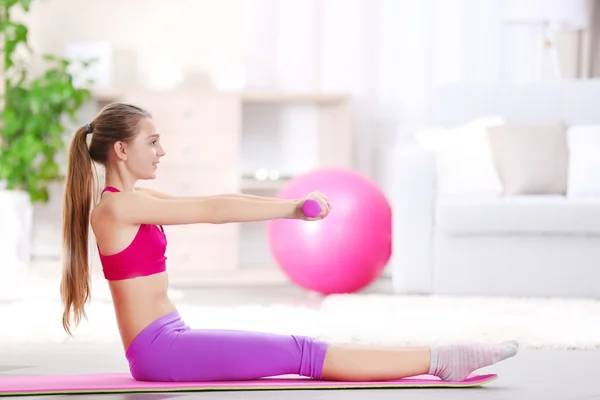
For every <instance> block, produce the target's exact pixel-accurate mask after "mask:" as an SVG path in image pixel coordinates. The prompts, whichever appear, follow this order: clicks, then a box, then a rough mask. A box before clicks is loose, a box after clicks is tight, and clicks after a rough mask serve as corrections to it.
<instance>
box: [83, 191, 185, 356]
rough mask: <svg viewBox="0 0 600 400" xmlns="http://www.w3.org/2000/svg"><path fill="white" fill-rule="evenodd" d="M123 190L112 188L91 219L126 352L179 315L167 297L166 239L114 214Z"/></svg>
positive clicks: (159, 229)
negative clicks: (166, 318) (155, 325)
mask: <svg viewBox="0 0 600 400" xmlns="http://www.w3.org/2000/svg"><path fill="white" fill-rule="evenodd" d="M105 191H108V192H118V190H116V189H114V188H111V187H107V188H105V190H103V194H102V199H101V200H100V202H99V203H98V205H97V206H96V207H95V208H94V210H93V211H92V214H91V226H92V230H93V232H94V236H95V237H96V240H97V246H98V252H99V254H100V260H101V262H102V268H103V272H104V276H105V278H106V279H107V281H108V284H109V287H110V290H111V294H112V298H113V303H114V307H115V313H116V318H117V324H118V326H119V332H120V335H121V340H122V343H123V347H124V348H125V350H127V348H128V347H129V344H130V343H131V342H132V341H133V339H134V338H135V337H136V336H137V335H138V334H139V332H141V331H142V330H143V329H144V328H145V327H146V326H148V325H149V324H150V323H151V322H152V321H154V320H156V319H157V318H159V317H161V316H163V315H165V314H168V313H170V312H173V311H175V306H174V305H173V304H172V302H171V301H170V299H169V297H168V283H169V281H168V277H167V273H166V265H165V262H166V257H165V256H164V253H165V250H166V236H165V234H164V230H163V229H162V227H159V226H156V225H148V224H142V225H130V224H124V223H122V222H121V221H119V220H117V219H116V218H115V217H114V215H115V213H114V212H112V208H113V207H118V206H119V198H118V194H117V193H104V192H105Z"/></svg>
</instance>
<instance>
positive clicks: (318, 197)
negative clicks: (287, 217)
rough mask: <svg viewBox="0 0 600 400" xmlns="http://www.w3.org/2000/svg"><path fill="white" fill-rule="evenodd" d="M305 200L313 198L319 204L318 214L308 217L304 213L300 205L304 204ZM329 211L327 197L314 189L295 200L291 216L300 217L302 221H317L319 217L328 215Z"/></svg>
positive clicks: (329, 203) (329, 204)
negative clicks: (294, 207)
mask: <svg viewBox="0 0 600 400" xmlns="http://www.w3.org/2000/svg"><path fill="white" fill-rule="evenodd" d="M307 200H314V201H316V202H317V203H318V204H319V205H320V206H321V212H320V213H319V215H317V216H312V217H308V216H306V215H305V214H304V211H303V210H302V206H303V205H304V203H305V202H306V201H307ZM330 211H331V202H330V201H329V197H327V196H326V195H325V194H323V193H321V192H319V191H318V190H315V191H313V192H311V193H310V194H309V195H308V196H306V197H303V198H302V199H300V200H299V201H298V202H297V204H296V209H295V210H294V216H293V218H294V219H301V220H304V221H318V220H321V219H323V218H325V217H327V215H329V212H330Z"/></svg>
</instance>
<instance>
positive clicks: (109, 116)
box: [60, 103, 151, 335]
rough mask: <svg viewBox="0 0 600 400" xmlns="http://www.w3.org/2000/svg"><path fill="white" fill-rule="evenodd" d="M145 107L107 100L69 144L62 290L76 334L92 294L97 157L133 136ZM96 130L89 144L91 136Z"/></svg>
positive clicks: (67, 320)
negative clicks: (90, 254)
mask: <svg viewBox="0 0 600 400" xmlns="http://www.w3.org/2000/svg"><path fill="white" fill-rule="evenodd" d="M150 117H151V116H150V114H149V113H148V112H146V111H145V110H143V109H141V108H139V107H136V106H133V105H129V104H122V103H113V104H109V105H107V106H105V107H104V108H103V109H102V110H100V112H99V113H98V115H97V116H96V117H95V118H94V119H93V120H92V121H91V122H89V123H88V124H85V125H84V126H82V127H80V128H79V129H77V131H76V132H75V134H74V135H73V138H72V139H71V144H70V146H69V154H68V165H67V176H66V185H65V193H64V198H63V276H62V282H61V284H60V292H61V297H62V302H63V305H64V311H63V318H62V322H63V327H64V329H65V331H66V332H67V333H68V334H69V335H71V313H73V322H74V323H75V326H77V325H78V324H79V322H80V321H81V317H82V316H83V317H86V314H85V310H84V306H85V303H86V302H87V301H88V300H89V298H90V273H89V265H88V263H89V259H88V237H89V228H90V227H89V218H90V211H91V207H92V198H93V196H94V193H95V192H96V189H97V185H95V179H94V168H93V165H92V164H93V162H95V163H98V164H100V165H103V166H105V167H106V166H107V164H108V156H109V152H110V150H111V148H112V147H113V144H114V143H115V142H117V141H121V142H125V143H127V142H131V141H132V140H133V139H134V138H135V136H136V134H137V131H138V123H139V121H140V120H141V119H142V118H150ZM88 134H91V142H90V145H89V148H88V145H87V136H88Z"/></svg>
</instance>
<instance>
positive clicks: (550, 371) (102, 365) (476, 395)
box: [0, 282, 600, 400]
mask: <svg viewBox="0 0 600 400" xmlns="http://www.w3.org/2000/svg"><path fill="white" fill-rule="evenodd" d="M388 290H389V287H388V286H387V285H386V283H385V282H379V283H378V284H375V285H373V286H372V287H371V288H369V289H368V290H367V292H369V291H373V292H379V293H381V292H384V293H385V292H386V291H388ZM185 297H186V299H192V300H194V301H198V302H203V303H205V302H210V303H214V304H239V303H240V302H245V303H247V302H254V303H261V304H264V303H272V302H280V303H281V302H284V303H290V304H298V303H303V304H304V305H311V304H312V305H315V306H318V303H319V297H318V296H313V295H310V294H306V293H304V292H302V291H300V290H297V289H295V288H292V287H269V288H211V289H202V290H191V289H190V290H185ZM599 366H600V351H568V350H522V351H521V352H520V353H519V354H518V355H517V356H516V357H515V358H512V359H510V360H507V361H505V362H503V363H500V364H498V365H495V366H492V367H488V368H486V369H481V370H479V371H478V372H481V373H485V372H488V373H497V374H498V375H499V379H498V380H496V381H494V382H492V383H489V384H487V385H485V386H483V387H480V388H468V389H393V390H390V389H374V390H370V389H361V390H297V391H285V392H281V391H262V392H205V393H185V394H168V393H167V394H158V393H152V394H144V393H140V394H113V395H70V396H63V395H55V396H53V395H48V396H44V397H43V398H46V399H52V400H54V399H59V398H60V399H63V398H64V399H67V398H68V399H71V400H75V399H79V398H81V399H100V398H102V399H107V398H108V399H114V400H118V399H151V400H162V399H176V398H181V397H183V398H187V399H196V398H197V399H242V398H243V399H271V398H273V399H274V398H277V399H281V398H283V399H286V400H291V399H304V400H307V399H352V398H361V399H362V398H369V399H392V398H393V399H399V398H410V399H455V398H456V399H461V400H469V399H498V400H499V399H511V400H514V399H531V400H535V399H540V400H541V399H543V400H552V399H557V400H558V399H560V400H570V399H572V400H575V399H578V400H583V399H586V400H592V399H598V400H600V379H598V372H599V371H600V367H599ZM102 372H127V363H126V361H125V359H124V357H123V353H122V350H121V348H120V347H119V346H118V345H99V344H95V345H89V344H73V343H70V344H53V345H48V344H36V343H32V344H28V345H27V346H10V347H6V346H2V344H0V376H2V375H42V374H67V373H102ZM28 398H42V397H29V396H25V397H20V399H28Z"/></svg>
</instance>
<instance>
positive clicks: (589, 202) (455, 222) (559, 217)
mask: <svg viewBox="0 0 600 400" xmlns="http://www.w3.org/2000/svg"><path fill="white" fill-rule="evenodd" d="M436 223H437V228H438V230H440V231H441V232H443V233H444V234H449V235H457V236H460V235H467V236H469V235H471V236H472V235H486V234H489V235H520V234H522V235H536V234H539V235H576V236H580V235H600V199H591V198H581V199H568V198H567V197H565V196H560V195H539V196H532V195H525V196H509V197H504V196H481V197H476V196H441V197H440V198H439V201H438V206H437V215H436Z"/></svg>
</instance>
